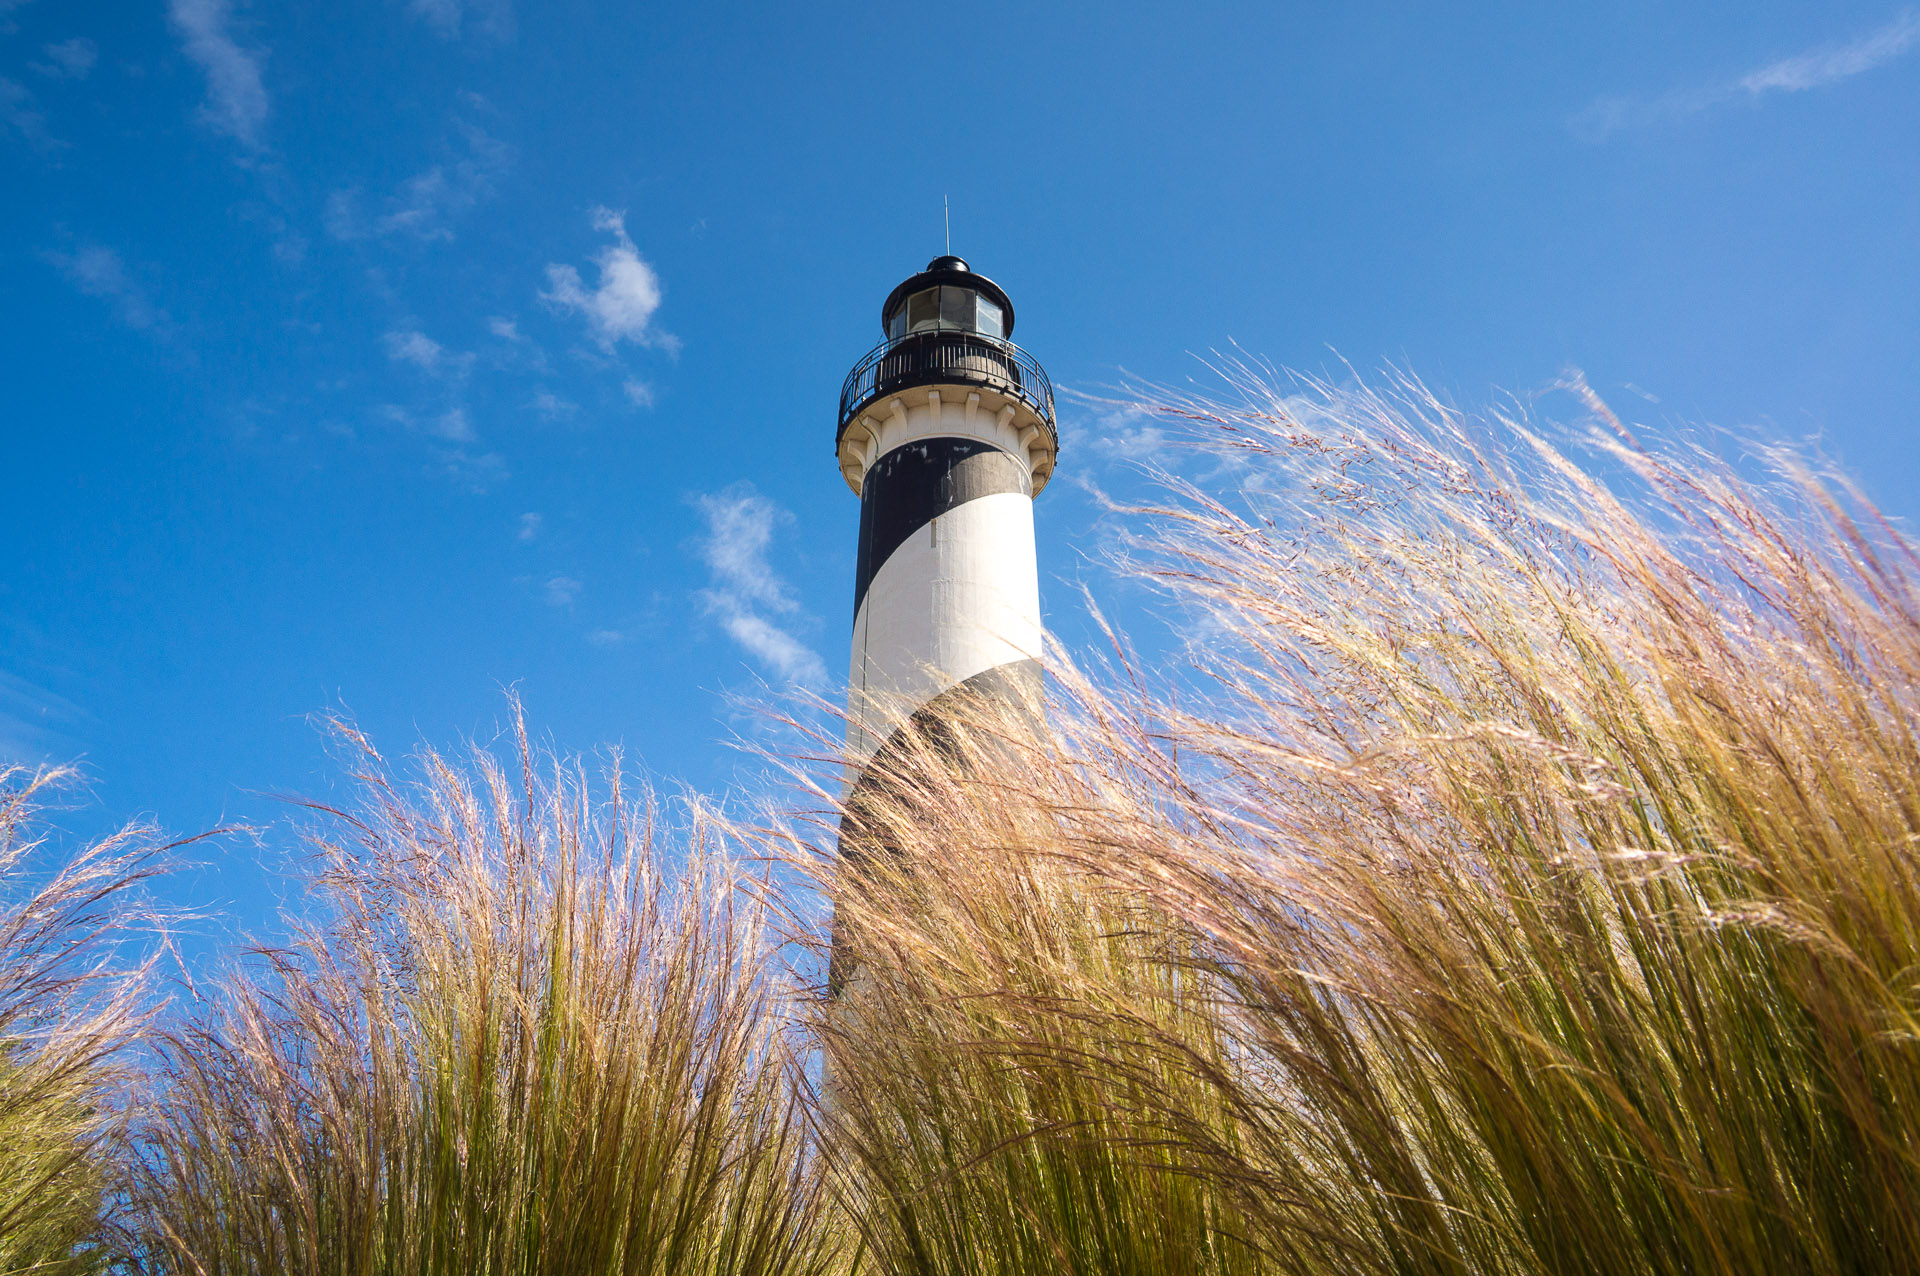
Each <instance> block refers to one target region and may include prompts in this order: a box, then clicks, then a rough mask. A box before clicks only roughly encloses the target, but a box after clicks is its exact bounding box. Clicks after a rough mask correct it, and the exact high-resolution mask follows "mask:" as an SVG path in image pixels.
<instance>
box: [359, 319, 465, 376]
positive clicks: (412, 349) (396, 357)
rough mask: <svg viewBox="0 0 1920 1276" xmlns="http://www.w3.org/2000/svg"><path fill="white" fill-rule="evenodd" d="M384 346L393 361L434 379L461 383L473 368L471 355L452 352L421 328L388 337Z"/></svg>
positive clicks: (408, 329) (406, 330) (398, 329)
mask: <svg viewBox="0 0 1920 1276" xmlns="http://www.w3.org/2000/svg"><path fill="white" fill-rule="evenodd" d="M381 343H382V344H383V345H385V346H386V348H387V357H388V358H389V359H391V360H393V361H394V362H395V363H405V364H410V365H412V366H413V367H416V368H418V369H420V371H422V372H424V373H426V374H427V375H428V376H430V377H442V378H448V379H452V380H460V379H462V378H464V377H465V376H466V375H467V373H468V371H469V370H471V369H472V367H473V355H472V354H471V353H470V352H467V351H458V350H449V349H447V348H446V347H445V346H443V345H441V344H440V343H439V342H438V341H435V340H434V339H433V338H432V337H429V336H428V335H427V334H426V333H424V332H421V331H420V330H419V329H418V328H396V329H394V330H392V331H390V332H388V333H386V334H385V336H383V337H382V338H381Z"/></svg>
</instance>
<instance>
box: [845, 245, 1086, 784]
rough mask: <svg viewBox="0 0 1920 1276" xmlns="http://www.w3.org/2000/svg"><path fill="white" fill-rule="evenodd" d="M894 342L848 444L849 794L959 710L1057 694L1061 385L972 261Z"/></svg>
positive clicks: (860, 386)
mask: <svg viewBox="0 0 1920 1276" xmlns="http://www.w3.org/2000/svg"><path fill="white" fill-rule="evenodd" d="M880 324H881V327H882V329H883V331H884V332H885V333H886V339H885V340H884V341H883V342H881V344H880V345H878V346H876V347H874V349H873V350H872V351H870V352H869V353H868V354H867V356H866V358H864V359H862V360H861V361H860V362H859V364H857V365H856V366H855V367H854V369H853V371H852V372H851V373H849V374H848V376H847V380H846V384H845V386H844V387H843V388H842V390H841V393H840V429H839V433H838V435H837V437H836V440H835V442H836V447H837V449H838V452H839V460H840V473H841V475H842V476H844V477H845V479H846V481H847V486H849V487H851V488H852V489H853V490H854V492H855V493H856V494H857V495H858V496H859V497H860V553H859V566H858V568H857V570H856V574H855V580H854V593H853V607H854V616H853V667H852V673H851V676H850V682H849V686H848V692H847V752H848V758H849V766H848V772H847V777H846V795H847V796H849V797H851V796H852V795H853V794H854V793H855V792H856V791H857V789H858V788H859V785H860V782H861V778H862V776H863V774H864V772H865V771H866V769H867V767H868V766H869V764H870V763H871V762H872V761H873V759H874V756H875V754H876V753H878V752H879V751H880V750H881V749H883V748H884V747H885V746H886V743H887V741H888V739H889V737H891V736H892V735H893V734H894V733H895V732H896V731H898V730H899V729H900V728H901V726H902V725H904V724H905V723H906V722H907V721H908V720H909V719H914V718H918V719H920V720H925V719H926V717H927V716H928V715H936V716H937V715H938V714H939V711H940V705H941V702H942V699H943V698H944V697H952V696H955V695H958V694H962V693H965V694H974V695H987V696H993V695H1002V694H1004V695H1007V696H1017V697H1021V698H1022V699H1023V700H1024V699H1027V698H1029V697H1031V696H1032V694H1033V693H1034V692H1037V690H1038V688H1039V682H1040V654H1041V628H1040V582H1039V572H1038V569H1037V567H1036V565H1035V560H1034V543H1033V498H1034V497H1035V496H1037V495H1039V493H1040V490H1041V489H1042V488H1044V487H1045V486H1046V485H1047V480H1048V479H1049V478H1050V477H1052V475H1053V467H1054V460H1055V458H1056V456H1057V455H1058V453H1059V439H1058V436H1057V435H1056V433H1055V429H1054V418H1053V387H1052V385H1051V384H1050V383H1049V382H1048V381H1047V374H1046V373H1045V372H1044V371H1043V370H1042V369H1041V367H1040V365H1039V363H1037V362H1036V361H1035V360H1034V358H1033V356H1031V355H1029V354H1028V353H1027V352H1026V351H1024V350H1022V349H1020V347H1018V346H1016V345H1014V344H1013V343H1012V342H1011V341H1009V340H1008V339H1007V338H1008V336H1009V335H1010V334H1011V333H1012V332H1013V303H1012V302H1011V301H1010V300H1008V298H1007V294H1006V293H1005V292H1004V291H1002V289H1001V288H1000V286H999V285H998V284H996V283H994V282H993V281H992V280H990V279H988V278H986V277H985V276H982V275H978V274H975V273H974V272H973V271H971V270H969V269H968V268H967V263H966V262H964V261H962V260H961V259H960V258H958V257H939V258H936V259H934V261H932V262H931V263H929V264H928V266H927V268H926V269H925V270H923V271H921V272H920V273H919V274H917V275H914V276H913V277H912V278H911V279H908V280H907V281H906V282H905V283H902V284H901V285H900V286H899V287H898V288H895V289H894V290H893V292H892V293H891V294H889V295H888V297H887V300H886V304H885V305H883V306H882V307H881V308H880Z"/></svg>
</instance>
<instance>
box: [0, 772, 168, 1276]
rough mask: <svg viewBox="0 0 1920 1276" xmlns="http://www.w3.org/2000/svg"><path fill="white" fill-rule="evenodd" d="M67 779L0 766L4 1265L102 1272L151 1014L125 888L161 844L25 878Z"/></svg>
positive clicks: (83, 859) (107, 849)
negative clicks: (134, 1056)
mask: <svg viewBox="0 0 1920 1276" xmlns="http://www.w3.org/2000/svg"><path fill="white" fill-rule="evenodd" d="M69 778H70V773H69V772H66V771H64V770H59V769H42V770H38V771H28V770H26V769H24V768H21V767H7V768H4V769H0V886H3V887H4V889H5V892H6V895H5V898H4V899H0V1273H14V1272H28V1271H32V1272H46V1273H56V1274H57V1273H68V1272H74V1273H78V1272H89V1271H96V1270H99V1269H100V1268H101V1267H102V1266H103V1264H104V1259H105V1254H106V1250H105V1238H106V1235H107V1233H108V1232H109V1231H110V1230H111V1229H112V1226H113V1217H112V1216H113V1211H112V1209H111V1208H110V1205H111V1200H110V1183H111V1180H112V1169H111V1166H110V1164H109V1161H110V1153H109V1152H108V1151H107V1145H108V1144H109V1143H110V1142H111V1139H112V1136H113V1134H114V1132H115V1130H116V1128H117V1125H118V1122H119V1120H120V1118H121V1116H122V1110H121V1107H120V1104H119V1102H118V1095H119V1094H120V1093H121V1092H122V1088H123V1085H124V1083H125V1080H126V1077H125V1075H124V1071H125V1070H124V1066H123V1060H124V1058H125V1050H126V1048H127V1047H128V1046H129V1045H131V1044H132V1042H133V1041H134V1040H135V1039H136V1038H137V1037H138V1035H139V1034H140V1031H141V1029H142V1028H143V1026H144V1025H145V1023H146V1022H147V1020H148V1018H149V1017H150V1015H151V1013H152V1008H151V1006H150V1005H149V1004H148V1002H147V1000H146V997H147V993H148V992H149V986H148V979H147V976H148V974H149V973H150V969H151V962H150V960H148V961H144V962H133V963H129V962H128V961H126V960H125V959H124V952H123V943H122V941H123V940H125V939H126V938H127V937H128V936H129V935H130V934H132V933H133V931H134V930H135V929H137V928H138V927H139V924H140V922H141V921H142V919H143V918H144V917H145V914H144V913H143V912H142V910H141V909H140V908H139V907H137V906H136V905H135V904H134V903H133V900H132V895H131V891H132V888H133V887H134V886H135V885H136V884H137V883H139V882H140V881H142V880H144V879H145V878H147V877H149V876H150V875H151V874H152V873H153V871H154V869H155V865H156V863H157V857H158V856H159V854H160V853H161V852H162V850H164V849H165V848H162V847H160V846H159V845H158V844H157V839H155V838H154V837H153V835H152V832H151V830H149V829H145V828H141V827H131V828H128V829H125V830H123V831H122V832H120V833H118V834H116V835H114V836H112V837H109V838H106V839H104V840H102V841H100V842H97V843H94V844H93V845H92V846H90V847H88V848H86V849H85V850H83V851H81V852H80V853H79V854H78V855H76V856H75V857H74V858H72V859H71V860H70V861H68V862H67V863H66V864H65V865H63V866H61V867H59V868H58V869H56V870H55V871H53V873H52V875H51V876H49V877H45V878H44V879H43V880H39V881H38V882H37V884H35V883H34V881H33V879H34V878H35V877H36V876H37V874H36V872H35V861H36V859H37V857H38V854H39V852H41V850H42V849H43V847H44V846H45V840H44V838H43V837H41V836H39V835H37V829H36V826H35V819H36V815H37V812H38V811H39V809H40V808H41V805H42V804H43V803H44V801H45V799H46V796H47V794H48V793H49V792H51V791H52V790H53V789H55V788H57V787H58V786H59V785H60V784H61V783H63V782H64V781H66V780H67V779H69Z"/></svg>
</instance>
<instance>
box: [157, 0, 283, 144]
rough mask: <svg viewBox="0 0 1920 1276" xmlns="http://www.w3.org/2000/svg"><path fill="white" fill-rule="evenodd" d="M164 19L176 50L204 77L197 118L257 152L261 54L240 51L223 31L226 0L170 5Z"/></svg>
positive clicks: (263, 122)
mask: <svg viewBox="0 0 1920 1276" xmlns="http://www.w3.org/2000/svg"><path fill="white" fill-rule="evenodd" d="M167 16H168V18H169V19H170V20H171V21H172V23H173V29H174V31H175V33H176V34H178V35H179V37H180V47H181V50H182V51H183V52H185V53H186V55H187V57H189V58H191V59H192V60H193V61H194V63H195V64H197V65H198V66H199V68H200V70H201V71H202V72H204V73H205V75H206V77H207V100H206V102H205V104H204V105H202V107H201V109H200V114H201V118H202V119H204V120H206V122H207V123H208V124H209V125H211V126H212V127H213V128H214V129H215V130H216V131H218V132H221V133H225V134H226V135H227V136H228V137H231V138H232V139H233V140H234V141H236V142H238V143H240V144H241V145H242V146H244V147H246V148H247V149H249V150H255V151H257V150H262V149H264V148H265V145H266V142H265V139H264V137H263V136H262V134H263V133H264V131H265V129H266V126H267V114H268V111H269V109H270V105H269V102H268V99H267V87H266V83H265V81H264V80H263V79H262V77H261V72H260V68H261V64H262V63H263V62H264V61H265V60H266V56H267V55H266V50H264V49H247V48H242V47H241V45H240V43H239V42H238V41H237V40H235V39H234V38H233V33H232V31H231V30H230V29H229V26H230V21H231V19H232V17H233V11H232V6H231V5H230V4H228V2H227V0H171V3H170V4H169V5H168V7H167Z"/></svg>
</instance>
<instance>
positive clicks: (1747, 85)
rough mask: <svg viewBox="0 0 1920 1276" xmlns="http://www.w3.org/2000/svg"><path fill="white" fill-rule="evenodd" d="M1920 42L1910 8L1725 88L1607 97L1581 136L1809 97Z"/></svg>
mask: <svg viewBox="0 0 1920 1276" xmlns="http://www.w3.org/2000/svg"><path fill="white" fill-rule="evenodd" d="M1916 44H1920V13H1916V12H1915V11H1913V10H1911V9H1908V10H1904V11H1902V12H1901V13H1900V14H1899V15H1898V16H1897V17H1895V18H1894V19H1893V20H1892V21H1891V22H1888V23H1887V24H1886V25H1885V26H1883V27H1881V28H1879V29H1878V30H1876V31H1873V32H1871V33H1869V34H1867V35H1865V36H1862V37H1861V38H1859V39H1857V40H1854V41H1852V42H1850V43H1847V44H1841V45H1826V46H1822V47H1820V48H1816V49H1809V50H1807V51H1806V52H1804V53H1796V54H1794V55H1793V56H1791V57H1785V58H1780V59H1778V60H1777V61H1773V62H1768V63H1766V64H1764V65H1762V66H1758V67H1755V68H1754V69H1753V70H1751V71H1748V72H1747V73H1746V74H1744V75H1741V76H1738V77H1736V78H1734V79H1732V80H1728V81H1725V82H1723V83H1720V84H1713V85H1708V86H1705V87H1701V88H1692V89H1680V90H1675V91H1674V92H1671V93H1663V94H1659V95H1657V96H1653V97H1632V96H1616V97H1603V98H1601V99H1599V100H1598V101H1596V102H1594V103H1593V104H1592V105H1591V106H1589V107H1587V109H1586V110H1584V111H1582V112H1580V114H1578V115H1576V116H1575V117H1574V118H1573V120H1572V126H1573V129H1574V131H1575V132H1576V133H1578V134H1579V135H1581V136H1582V137H1585V138H1587V139H1588V140H1590V141H1604V140H1605V139H1607V138H1609V137H1611V136H1613V135H1614V134H1615V133H1618V132H1620V131H1621V130H1622V129H1627V128H1634V127H1638V126H1643V125H1648V124H1659V123H1663V122H1665V121H1669V120H1676V119H1682V118H1684V117H1686V116H1689V115H1697V114H1699V113H1700V112H1702V111H1705V110H1709V109H1711V108H1713V107H1716V106H1722V105H1725V104H1728V103H1733V102H1747V103H1756V102H1759V101H1760V100H1761V99H1763V98H1765V97H1766V96H1767V95H1768V94H1772V93H1804V92H1806V91H1807V90H1809V89H1818V88H1824V87H1826V86H1827V85H1830V84H1838V83H1840V82H1841V81H1842V80H1848V79H1851V78H1853V77H1854V76H1856V75H1861V74H1863V73H1865V72H1867V71H1871V70H1873V69H1874V68H1876V67H1879V66H1883V65H1885V64H1886V63H1888V62H1891V61H1893V60H1894V59H1895V58H1899V57H1902V56H1904V55H1905V54H1906V53H1908V52H1909V51H1910V50H1911V49H1913V48H1914V46H1915V45H1916Z"/></svg>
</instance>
